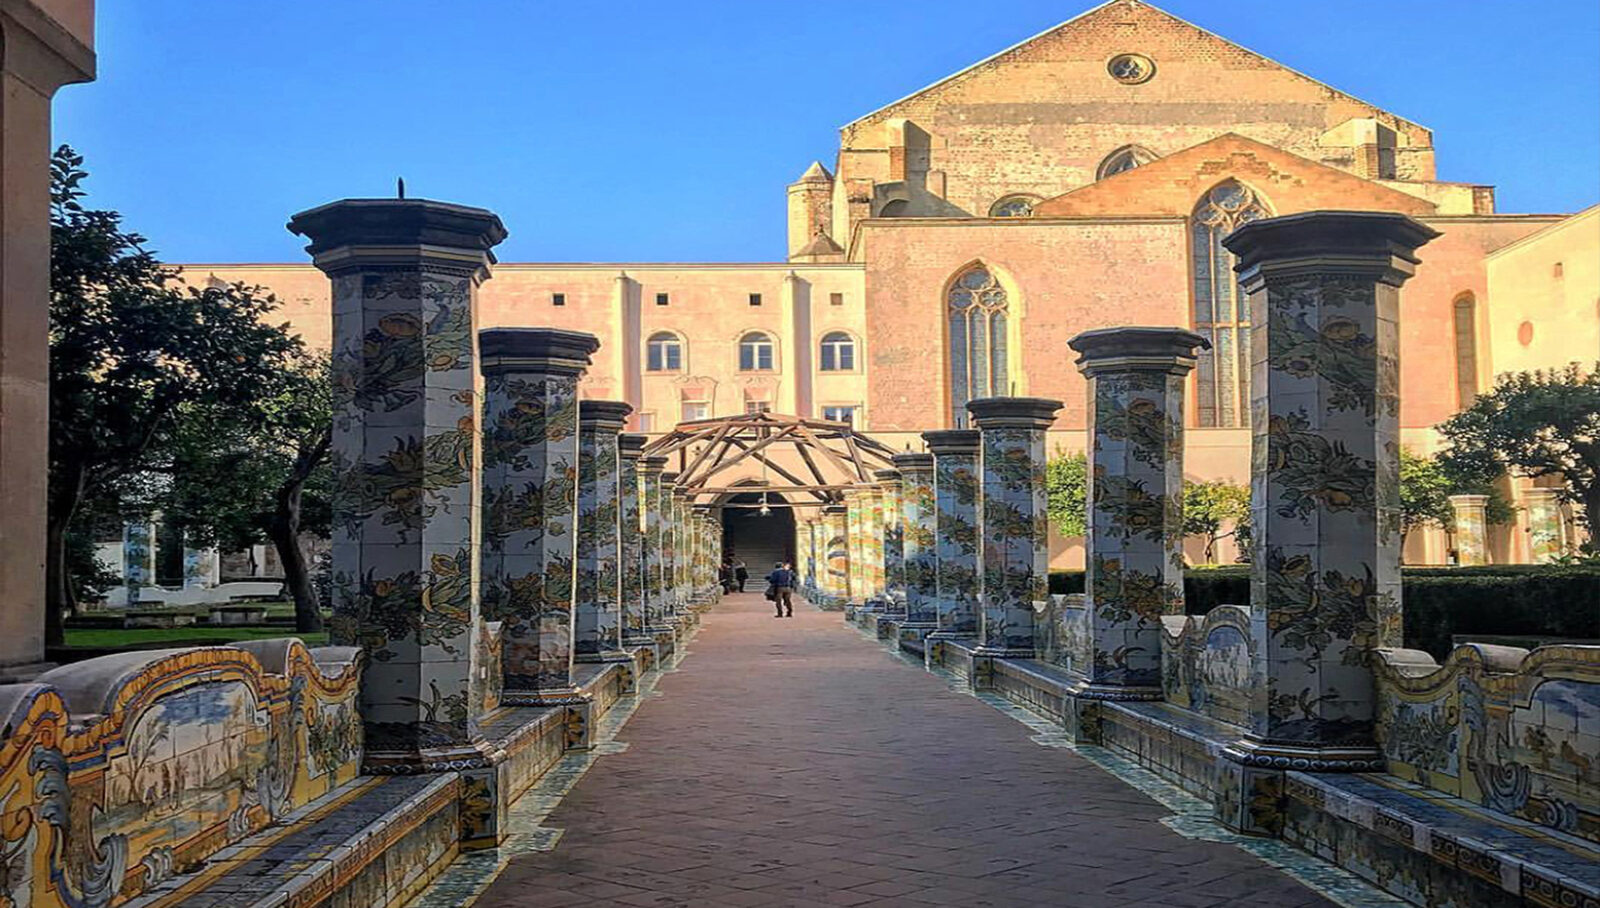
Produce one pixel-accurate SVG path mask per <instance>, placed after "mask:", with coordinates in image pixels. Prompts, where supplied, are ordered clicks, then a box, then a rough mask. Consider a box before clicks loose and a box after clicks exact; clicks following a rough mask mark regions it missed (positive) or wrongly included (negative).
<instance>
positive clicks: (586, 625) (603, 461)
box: [572, 400, 633, 662]
mask: <svg viewBox="0 0 1600 908" xmlns="http://www.w3.org/2000/svg"><path fill="white" fill-rule="evenodd" d="M632 412H633V407H631V406H629V405H627V404H625V403H623V402H621V401H616V400H584V401H579V402H578V553H577V566H578V567H577V573H578V581H577V591H578V593H577V614H576V615H575V616H574V619H573V638H572V652H573V655H574V657H576V659H577V660H578V661H579V662H627V661H630V658H629V656H628V654H627V653H626V652H624V651H623V648H622V637H623V626H622V581H621V577H620V573H621V570H622V517H621V512H620V506H621V504H622V496H621V476H620V471H619V469H618V462H619V457H618V447H619V446H618V444H617V436H618V435H619V434H621V432H622V427H623V426H625V425H627V424H628V415H629V414H630V413H632Z"/></svg>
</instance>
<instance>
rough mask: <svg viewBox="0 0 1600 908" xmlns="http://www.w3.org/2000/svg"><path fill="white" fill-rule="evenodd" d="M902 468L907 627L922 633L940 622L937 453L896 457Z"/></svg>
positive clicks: (901, 531) (901, 486) (904, 580)
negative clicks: (935, 456)
mask: <svg viewBox="0 0 1600 908" xmlns="http://www.w3.org/2000/svg"><path fill="white" fill-rule="evenodd" d="M894 465H895V467H896V469H898V470H899V471H900V539H901V566H902V582H903V585H904V589H905V599H906V615H905V623H904V625H903V626H904V627H908V628H913V629H915V630H917V631H918V632H919V633H921V634H922V635H924V636H926V634H927V633H928V632H929V631H931V630H932V629H933V628H935V627H937V626H938V624H939V608H938V604H939V553H938V550H937V545H938V514H939V512H938V508H937V506H936V504H935V501H934V492H933V485H934V480H933V455H932V454H915V453H911V452H907V453H905V454H896V455H895V456H894Z"/></svg>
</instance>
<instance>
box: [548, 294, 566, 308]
mask: <svg viewBox="0 0 1600 908" xmlns="http://www.w3.org/2000/svg"><path fill="white" fill-rule="evenodd" d="M566 304H567V295H566V294H565V293H552V294H550V305H552V306H565V305H566Z"/></svg>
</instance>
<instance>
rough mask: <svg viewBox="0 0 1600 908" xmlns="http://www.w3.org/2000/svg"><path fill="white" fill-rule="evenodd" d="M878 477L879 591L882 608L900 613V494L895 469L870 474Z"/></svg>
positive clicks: (903, 587)
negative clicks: (880, 523) (880, 522)
mask: <svg viewBox="0 0 1600 908" xmlns="http://www.w3.org/2000/svg"><path fill="white" fill-rule="evenodd" d="M872 475H873V478H874V479H877V480H878V492H879V494H880V495H881V496H882V507H881V508H880V513H881V515H882V518H883V595H884V598H885V599H886V600H887V606H886V608H887V609H888V610H889V611H890V612H893V613H895V614H904V611H905V599H906V573H905V571H906V565H905V533H904V531H903V529H902V527H901V515H900V498H901V495H902V494H903V492H902V488H901V477H900V471H899V470H878V471H876V472H875V473H873V474H872Z"/></svg>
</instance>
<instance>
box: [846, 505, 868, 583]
mask: <svg viewBox="0 0 1600 908" xmlns="http://www.w3.org/2000/svg"><path fill="white" fill-rule="evenodd" d="M844 506H845V509H846V510H845V550H846V551H847V552H848V553H849V559H848V565H849V569H848V572H847V577H848V580H847V583H846V589H847V590H848V592H847V593H846V594H845V595H846V596H847V597H848V598H849V600H850V604H852V605H864V604H865V603H866V599H867V572H866V555H865V554H864V553H865V551H866V541H867V521H866V516H865V511H866V501H865V500H864V499H863V498H862V495H861V490H860V489H850V490H849V491H847V492H845V493H844Z"/></svg>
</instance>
